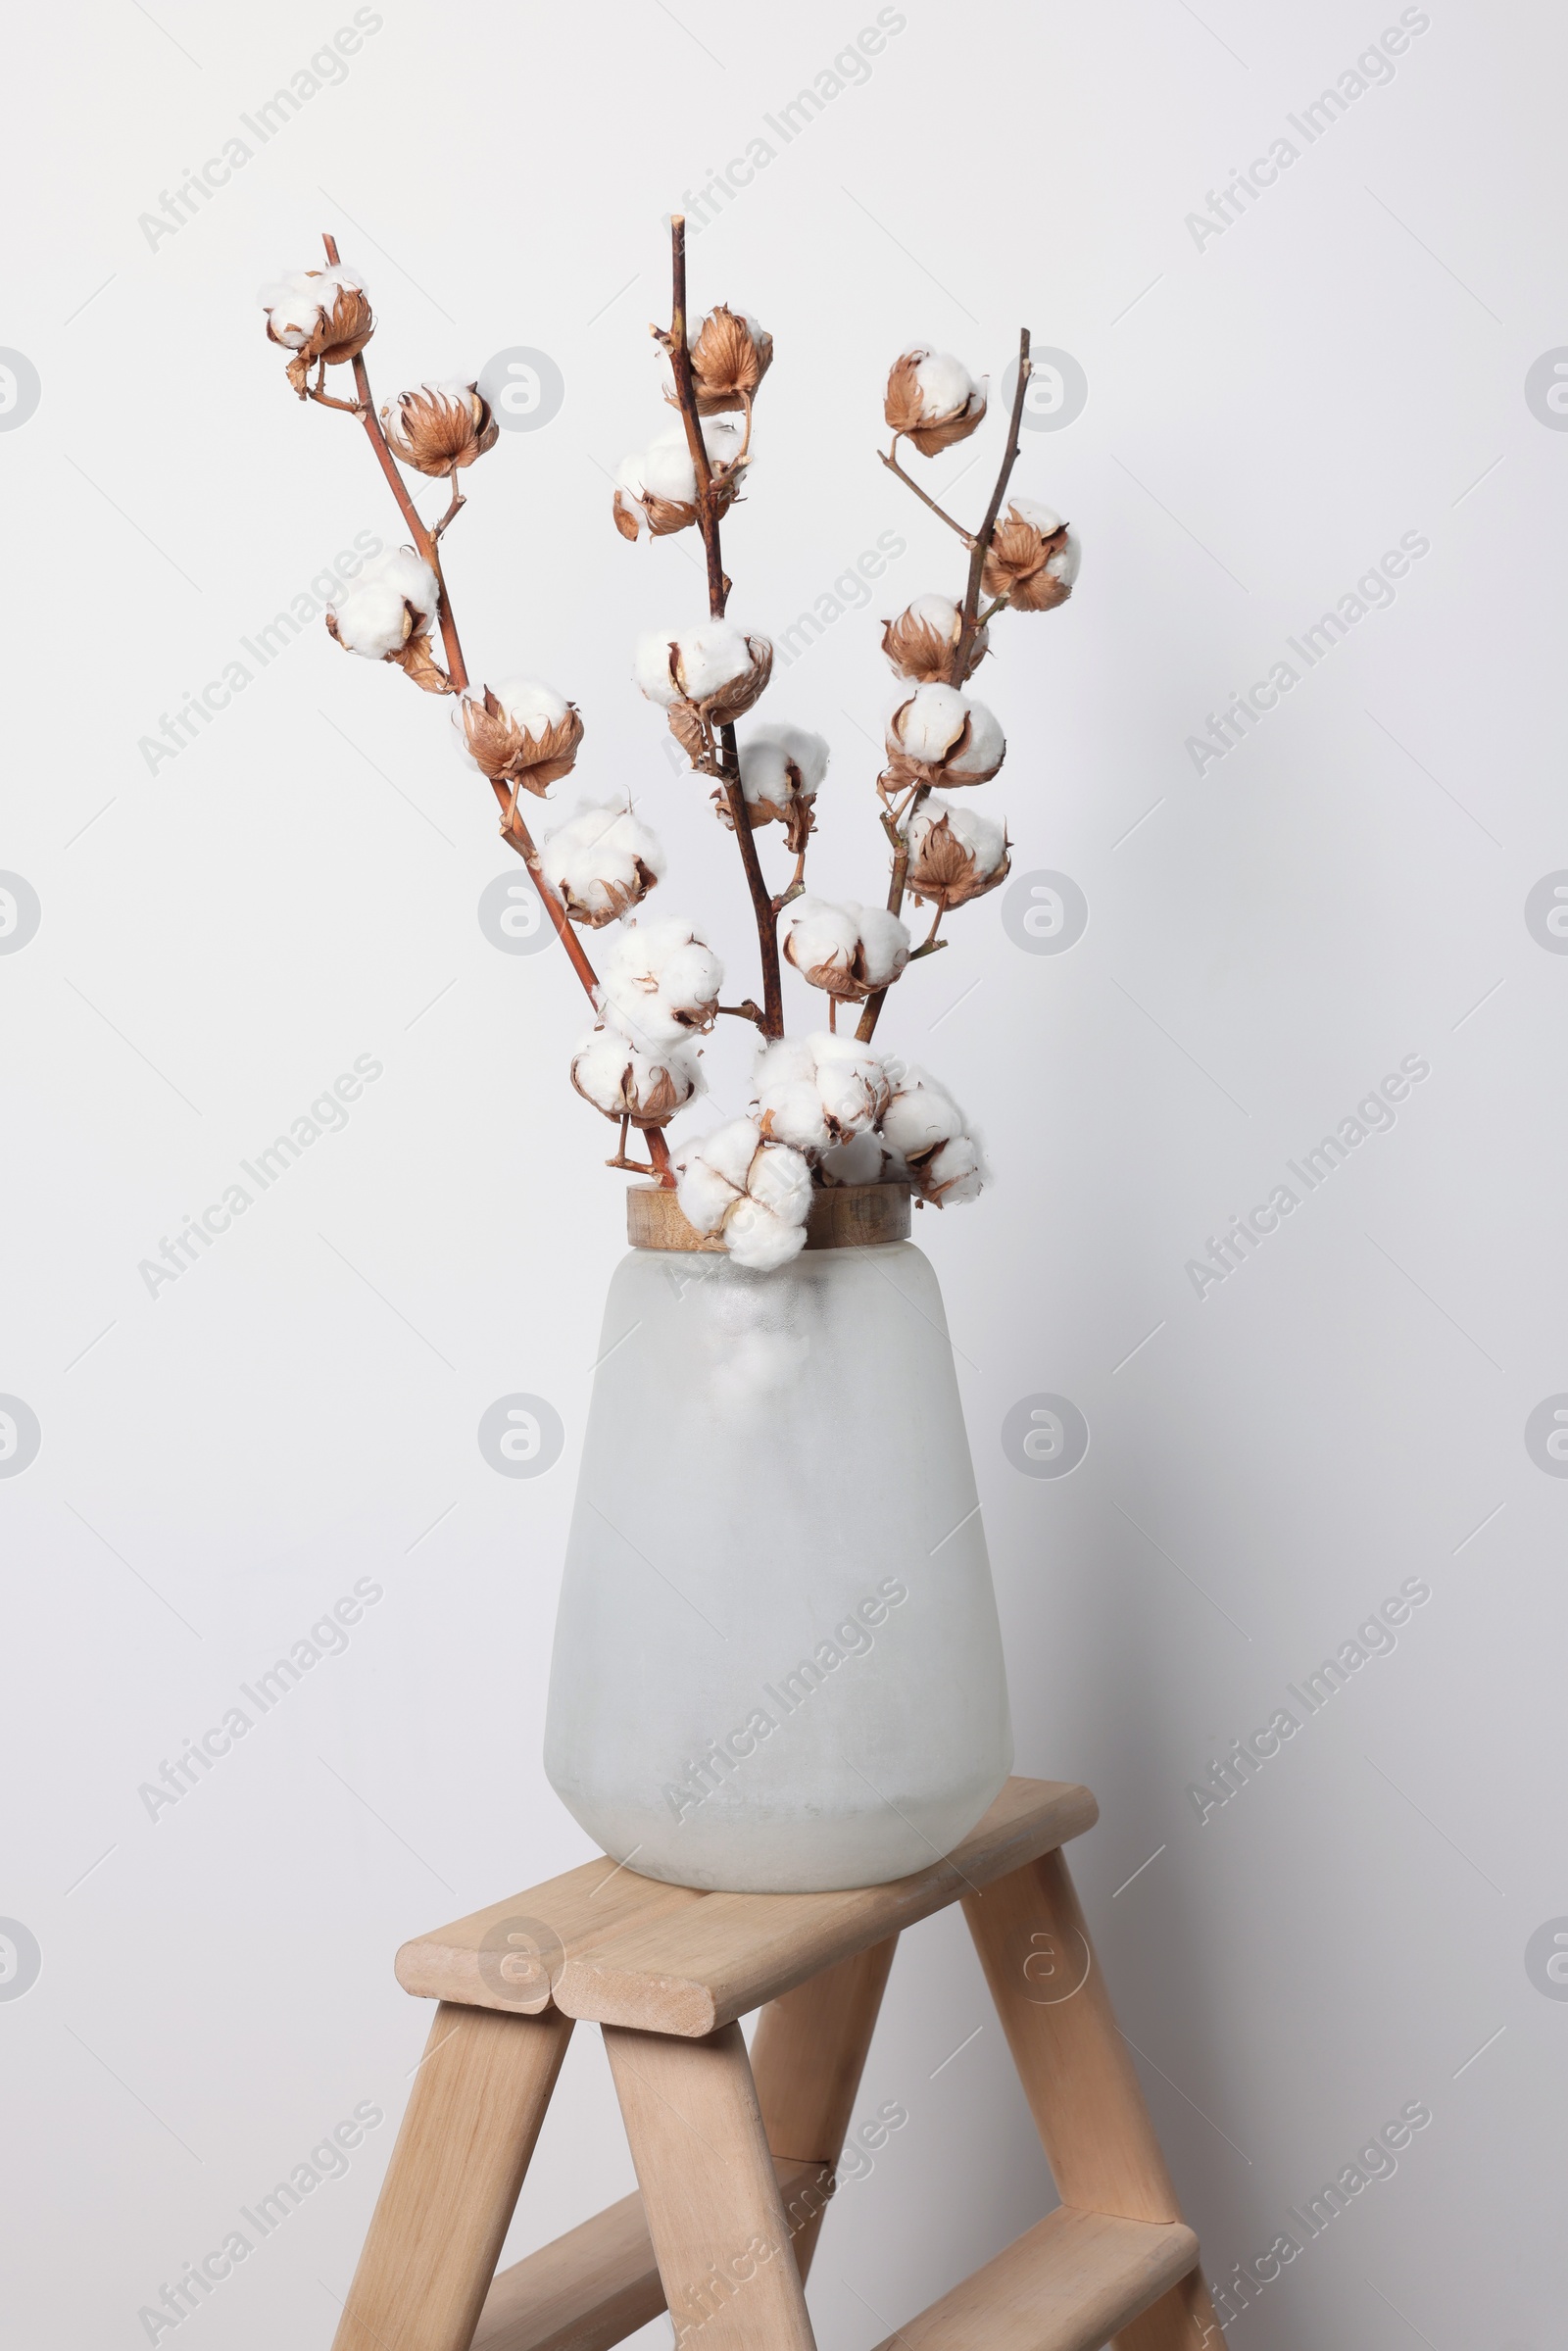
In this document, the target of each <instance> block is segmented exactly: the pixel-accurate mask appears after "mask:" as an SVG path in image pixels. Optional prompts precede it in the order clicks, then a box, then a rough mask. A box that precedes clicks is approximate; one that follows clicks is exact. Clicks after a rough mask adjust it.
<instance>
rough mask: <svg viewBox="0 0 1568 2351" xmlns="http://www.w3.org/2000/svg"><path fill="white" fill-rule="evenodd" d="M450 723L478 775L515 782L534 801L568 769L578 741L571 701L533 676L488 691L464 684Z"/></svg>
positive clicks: (577, 723) (577, 722) (579, 727)
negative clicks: (531, 795) (476, 691)
mask: <svg viewBox="0 0 1568 2351" xmlns="http://www.w3.org/2000/svg"><path fill="white" fill-rule="evenodd" d="M452 723H453V725H454V726H455V727H456V728H457V730H458V736H459V741H460V747H461V748H462V749H463V750H464V751H465V752H466V754H467V756H468V758H469V759H471V760H472V761H473V764H474V765H475V766H476V767H477V768H478V769H479V771H480V773H481V774H482V775H487V776H489V778H490V779H491V781H492V783H500V782H502V781H503V780H504V781H506V782H508V783H517V784H520V785H521V786H522V787H523V789H524V790H525V791H528V792H533V793H536V794H537V795H538V796H539V798H540V799H543V797H544V795H545V793H546V792H547V791H548V790H549V788H550V786H551V785H552V784H554V783H557V782H559V781H560V779H561V777H562V776H564V775H567V774H569V773H570V771H571V769H572V767H573V765H574V764H575V762H576V758H577V746H578V745H579V744H580V743H581V741H582V720H581V718H580V717H579V716H578V715H577V706H576V704H575V703H570V702H566V701H565V700H564V698H563V697H562V696H561V695H559V694H558V693H557V692H556V690H555V688H554V687H553V686H543V685H540V684H539V682H538V681H537V679H535V678H526V677H517V678H513V679H511V680H510V681H509V682H508V683H507V684H506V685H504V686H498V687H497V688H496V689H495V690H494V691H493V692H492V690H491V688H490V687H489V686H485V687H483V688H482V689H481V690H480V692H479V693H478V694H475V693H474V691H473V689H472V688H471V687H470V688H469V689H468V690H467V692H466V693H465V694H464V695H463V696H461V698H460V699H459V701H458V702H457V703H456V705H455V706H454V708H453V711H452Z"/></svg>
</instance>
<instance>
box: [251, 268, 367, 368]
mask: <svg viewBox="0 0 1568 2351" xmlns="http://www.w3.org/2000/svg"><path fill="white" fill-rule="evenodd" d="M259 299H260V301H261V304H262V307H263V309H264V310H265V311H266V313H267V332H268V336H269V339H270V341H271V342H274V343H276V344H277V345H278V346H279V348H280V349H282V350H284V351H291V352H292V353H293V354H294V357H293V358H292V359H291V360H290V361H289V363H288V369H287V373H288V379H289V382H290V383H291V384H292V385H293V386H294V389H295V391H296V392H298V394H299V395H300V398H301V399H302V400H303V399H304V397H305V384H306V378H307V376H308V375H309V373H310V370H311V367H312V364H313V363H314V362H315V361H317V360H324V361H325V362H326V365H327V366H328V367H341V366H342V365H343V363H344V362H345V361H347V360H352V359H358V357H359V355H360V353H361V352H362V351H363V350H364V349H365V346H366V344H367V343H368V341H369V339H370V337H371V335H372V334H373V333H374V332H375V319H374V318H373V317H372V316H371V312H370V303H369V297H368V295H367V293H366V291H365V286H364V283H363V281H362V280H361V279H360V278H358V277H356V275H355V274H354V271H353V270H352V269H343V268H342V267H341V266H340V265H337V264H334V266H333V267H332V268H331V269H298V270H296V271H295V272H294V274H293V275H292V276H290V277H282V278H278V279H277V280H276V281H275V283H273V284H271V285H266V286H263V288H262V291H261V295H260V297H259Z"/></svg>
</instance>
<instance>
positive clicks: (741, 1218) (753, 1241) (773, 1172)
mask: <svg viewBox="0 0 1568 2351" xmlns="http://www.w3.org/2000/svg"><path fill="white" fill-rule="evenodd" d="M675 1179H676V1180H675V1198H676V1200H678V1201H679V1203H680V1207H681V1211H682V1213H683V1214H684V1216H685V1217H686V1219H687V1221H688V1223H690V1224H692V1225H694V1226H695V1227H696V1229H697V1231H698V1232H699V1233H722V1235H723V1238H724V1245H725V1247H726V1249H728V1250H729V1253H730V1255H731V1257H732V1258H733V1259H734V1261H735V1263H736V1264H737V1265H744V1266H748V1267H750V1268H751V1270H752V1271H753V1272H754V1273H771V1272H772V1271H773V1269H774V1268H775V1267H776V1266H779V1265H784V1264H787V1263H788V1261H789V1259H790V1258H791V1257H793V1256H795V1255H797V1254H798V1252H799V1251H800V1250H801V1249H804V1248H805V1247H806V1219H807V1215H808V1213H809V1209H810V1205H811V1171H810V1169H809V1166H808V1165H807V1163H806V1161H805V1159H804V1158H803V1157H802V1156H801V1154H800V1152H799V1151H791V1150H790V1149H789V1148H788V1146H787V1145H785V1144H781V1143H768V1142H765V1141H764V1140H763V1138H762V1135H761V1133H760V1129H759V1128H758V1126H757V1125H756V1123H755V1121H754V1120H752V1119H750V1118H732V1119H730V1120H729V1121H728V1122H727V1123H726V1124H725V1125H724V1126H721V1127H715V1128H714V1130H713V1132H712V1134H711V1135H705V1136H704V1137H703V1139H702V1141H701V1142H700V1143H697V1144H694V1145H693V1146H692V1148H691V1150H690V1151H687V1153H686V1154H685V1156H684V1158H681V1159H677V1160H676V1162H675Z"/></svg>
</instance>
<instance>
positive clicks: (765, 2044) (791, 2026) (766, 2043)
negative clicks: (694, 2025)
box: [752, 1935, 899, 2278]
mask: <svg viewBox="0 0 1568 2351" xmlns="http://www.w3.org/2000/svg"><path fill="white" fill-rule="evenodd" d="M898 1940H899V1938H898V1936H897V1935H889V1937H888V1939H887V1941H886V1942H881V1943H873V1944H872V1946H871V1948H870V1950H868V1951H858V1952H857V1953H856V1955H855V1957H854V1958H853V1959H842V1960H840V1962H839V1964H838V1966H837V1967H830V1968H824V1969H823V1971H822V1973H821V1975H820V1976H813V1977H812V1978H811V1980H810V1982H809V1984H800V1985H799V1986H798V1987H797V1988H796V1990H794V1991H790V1992H786V1993H785V1994H784V1996H783V1998H782V1999H779V2000H769V2002H768V2004H767V2006H766V2007H765V2008H764V2009H763V2011H762V2014H761V2019H760V2023H759V2025H758V2028H757V2036H756V2038H755V2039H754V2040H753V2042H752V2073H753V2075H754V2077H755V2078H756V2082H757V2097H758V2103H759V2105H760V2108H761V2110H762V2125H763V2128H764V2130H765V2131H766V2132H767V2143H768V2145H769V2146H770V2147H771V2148H772V2150H773V2153H774V2154H775V2155H776V2156H786V2157H792V2158H794V2159H795V2160H796V2161H798V2162H802V2163H816V2164H820V2165H821V2167H822V2177H821V2178H820V2179H818V2180H802V2181H801V2183H800V2185H799V2186H798V2187H796V2188H795V2189H793V2190H792V2191H791V2193H790V2194H789V2196H788V2197H787V2198H786V2200H785V2206H784V2209H785V2213H786V2216H787V2217H788V2220H789V2223H790V2227H791V2229H792V2231H793V2236H794V2244H795V2259H796V2263H797V2265H798V2267H799V2269H800V2273H801V2276H802V2278H805V2276H806V2274H807V2272H808V2271H809V2268H810V2266H811V2256H812V2254H813V2253H814V2252H815V2251H816V2239H817V2232H818V2230H819V2229H820V2228H821V2226H822V2216H823V2214H824V2213H825V2212H826V2210H827V2202H828V2198H829V2196H830V2195H831V2194H832V2192H833V2180H832V2174H833V2167H834V2165H835V2164H836V2163H837V2162H838V2159H839V2156H840V2154H841V2153H842V2152H843V2148H844V2139H845V2133H846V2132H847V2131H848V2130H849V2128H850V2117H851V2115H852V2114H853V2112H854V2110H855V2098H856V2092H857V2091H858V2088H859V2086H860V2074H861V2071H862V2069H863V2067H864V2065H865V2053H866V2051H867V2049H868V2048H869V2047H870V2045H871V2034H872V2033H873V2032H874V2031H875V2029H876V2020H877V2012H878V2010H879V2009H880V2008H881V2005H882V1993H883V1991H884V1989H885V1987H886V1984H887V1980H888V1970H889V1969H890V1968H891V1967H892V1965H893V1954H894V1951H895V1950H896V1949H897V1947H898Z"/></svg>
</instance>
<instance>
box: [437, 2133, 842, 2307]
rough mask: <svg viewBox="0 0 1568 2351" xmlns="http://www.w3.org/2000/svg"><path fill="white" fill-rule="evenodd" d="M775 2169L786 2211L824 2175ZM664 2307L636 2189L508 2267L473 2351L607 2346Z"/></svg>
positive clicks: (805, 2167)
mask: <svg viewBox="0 0 1568 2351" xmlns="http://www.w3.org/2000/svg"><path fill="white" fill-rule="evenodd" d="M773 2169H774V2172H775V2174H776V2175H777V2179H778V2183H779V2193H780V2195H781V2196H782V2198H783V2201H784V2209H785V2212H786V2214H788V2213H789V2212H790V2208H791V2205H792V2202H793V2200H794V2199H795V2198H796V2196H797V2195H799V2194H800V2193H801V2192H802V2191H803V2190H808V2189H811V2188H814V2187H815V2186H816V2185H817V2182H818V2181H819V2180H821V2179H822V2172H821V2167H820V2166H819V2165H817V2164H814V2163H789V2162H780V2161H778V2160H777V2159H776V2158H775V2160H774V2165H773ZM825 2185H826V2186H827V2187H829V2188H830V2187H831V2180H828V2181H826V2182H825ZM826 2200H827V2198H826V2195H825V2194H823V2195H822V2197H821V2201H822V2203H823V2204H825V2203H826ZM812 2201H813V2204H814V2202H815V2198H813V2199H812ZM799 2250H800V2238H799V2237H798V2236H797V2238H796V2251H797V2256H798V2255H799ZM663 2307H664V2288H663V2285H662V2281H661V2279H660V2276H659V2264H658V2262H657V2261H656V2260H655V2258H654V2243H653V2239H652V2237H651V2236H650V2235H649V2233H648V2223H647V2220H646V2218H645V2217H644V2214H643V2200H642V2197H641V2195H639V2194H636V2193H633V2194H632V2195H629V2196H622V2198H621V2200H620V2202H619V2203H618V2204H612V2205H611V2206H610V2207H609V2209H608V2211H605V2212H601V2213H598V2214H596V2215H595V2217H594V2218H593V2220H591V2221H584V2222H583V2224H582V2226H581V2227H580V2228H578V2229H568V2230H567V2231H566V2233H565V2235H564V2236H558V2237H557V2238H556V2240H555V2242H554V2243H553V2244H549V2245H543V2246H541V2247H540V2249H539V2251H538V2252H537V2253H530V2254H529V2255H528V2256H527V2257H526V2259H525V2260H523V2261H518V2262H514V2263H513V2265H512V2267H511V2268H510V2269H508V2270H503V2271H502V2272H501V2273H500V2275H499V2277H498V2278H496V2281H495V2283H494V2285H493V2286H492V2287H491V2288H490V2291H489V2293H488V2294H487V2295H486V2297H485V2305H484V2311H483V2313H482V2315H481V2317H480V2320H479V2327H478V2332H477V2333H476V2334H475V2335H474V2338H473V2351H610V2345H611V2344H612V2343H618V2342H620V2341H621V2340H622V2339H623V2338H624V2337H625V2336H626V2335H628V2334H633V2333H635V2332H636V2330H637V2328H638V2327H646V2326H647V2324H648V2322H649V2320H650V2319H657V2318H658V2316H659V2314H660V2312H661V2311H662V2309H663Z"/></svg>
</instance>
